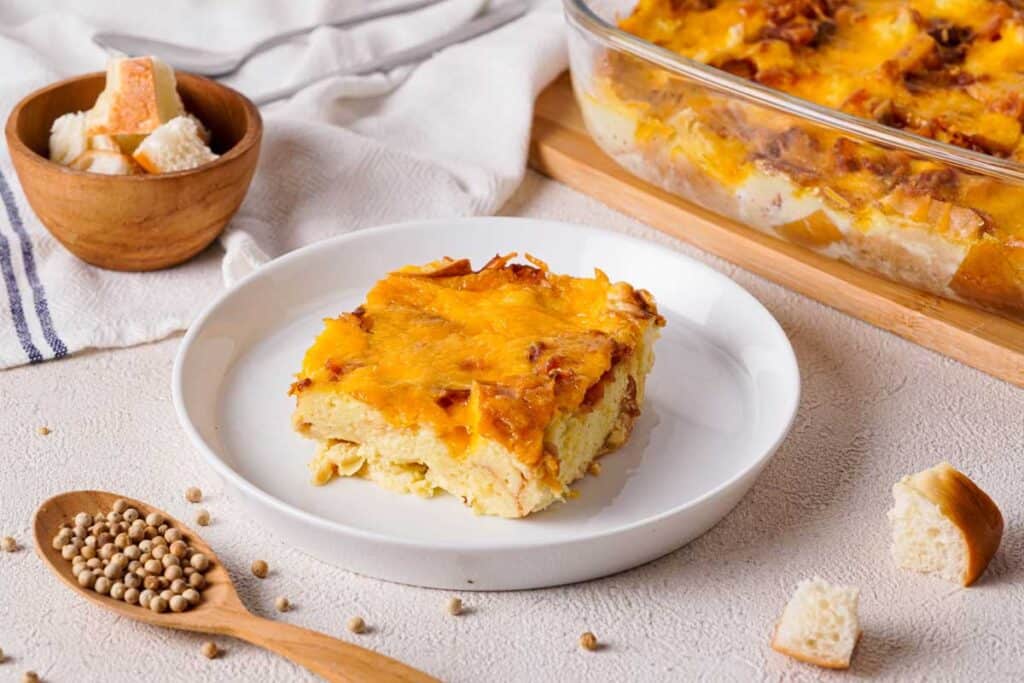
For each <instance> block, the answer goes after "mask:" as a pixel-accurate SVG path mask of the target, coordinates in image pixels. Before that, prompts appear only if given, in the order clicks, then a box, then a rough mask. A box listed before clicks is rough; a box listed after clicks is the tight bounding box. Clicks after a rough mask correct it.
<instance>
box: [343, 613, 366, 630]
mask: <svg viewBox="0 0 1024 683" xmlns="http://www.w3.org/2000/svg"><path fill="white" fill-rule="evenodd" d="M345 626H346V628H348V630H349V631H351V632H352V633H363V632H364V631H366V622H365V621H363V618H362V617H352V618H351V619H349V620H348V623H347V624H345Z"/></svg>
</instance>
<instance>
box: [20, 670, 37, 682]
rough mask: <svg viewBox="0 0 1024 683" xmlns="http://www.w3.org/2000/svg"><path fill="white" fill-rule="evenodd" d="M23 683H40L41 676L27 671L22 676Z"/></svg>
mask: <svg viewBox="0 0 1024 683" xmlns="http://www.w3.org/2000/svg"><path fill="white" fill-rule="evenodd" d="M21 683H39V674H37V673H36V672H35V671H26V672H25V673H23V674H22V675H21Z"/></svg>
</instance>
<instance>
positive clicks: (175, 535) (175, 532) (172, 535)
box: [164, 527, 181, 544]
mask: <svg viewBox="0 0 1024 683" xmlns="http://www.w3.org/2000/svg"><path fill="white" fill-rule="evenodd" d="M164 540H165V541H167V542H168V543H172V544H173V543H174V542H175V541H180V540H181V530H180V529H175V528H173V527H172V528H170V529H168V530H167V531H165V532H164Z"/></svg>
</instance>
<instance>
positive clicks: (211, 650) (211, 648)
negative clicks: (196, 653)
mask: <svg viewBox="0 0 1024 683" xmlns="http://www.w3.org/2000/svg"><path fill="white" fill-rule="evenodd" d="M200 651H201V652H202V653H203V656H204V657H206V658H207V659H213V658H214V657H216V656H217V653H218V652H219V650H218V649H217V644H216V643H213V642H210V641H206V642H205V643H203V648H202V650H200Z"/></svg>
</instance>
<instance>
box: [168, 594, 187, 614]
mask: <svg viewBox="0 0 1024 683" xmlns="http://www.w3.org/2000/svg"><path fill="white" fill-rule="evenodd" d="M168 604H169V605H170V607H171V611H172V612H184V611H185V610H187V609H188V600H186V599H185V598H183V597H181V596H180V595H175V596H174V597H172V598H171V599H170V600H169V601H168Z"/></svg>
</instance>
